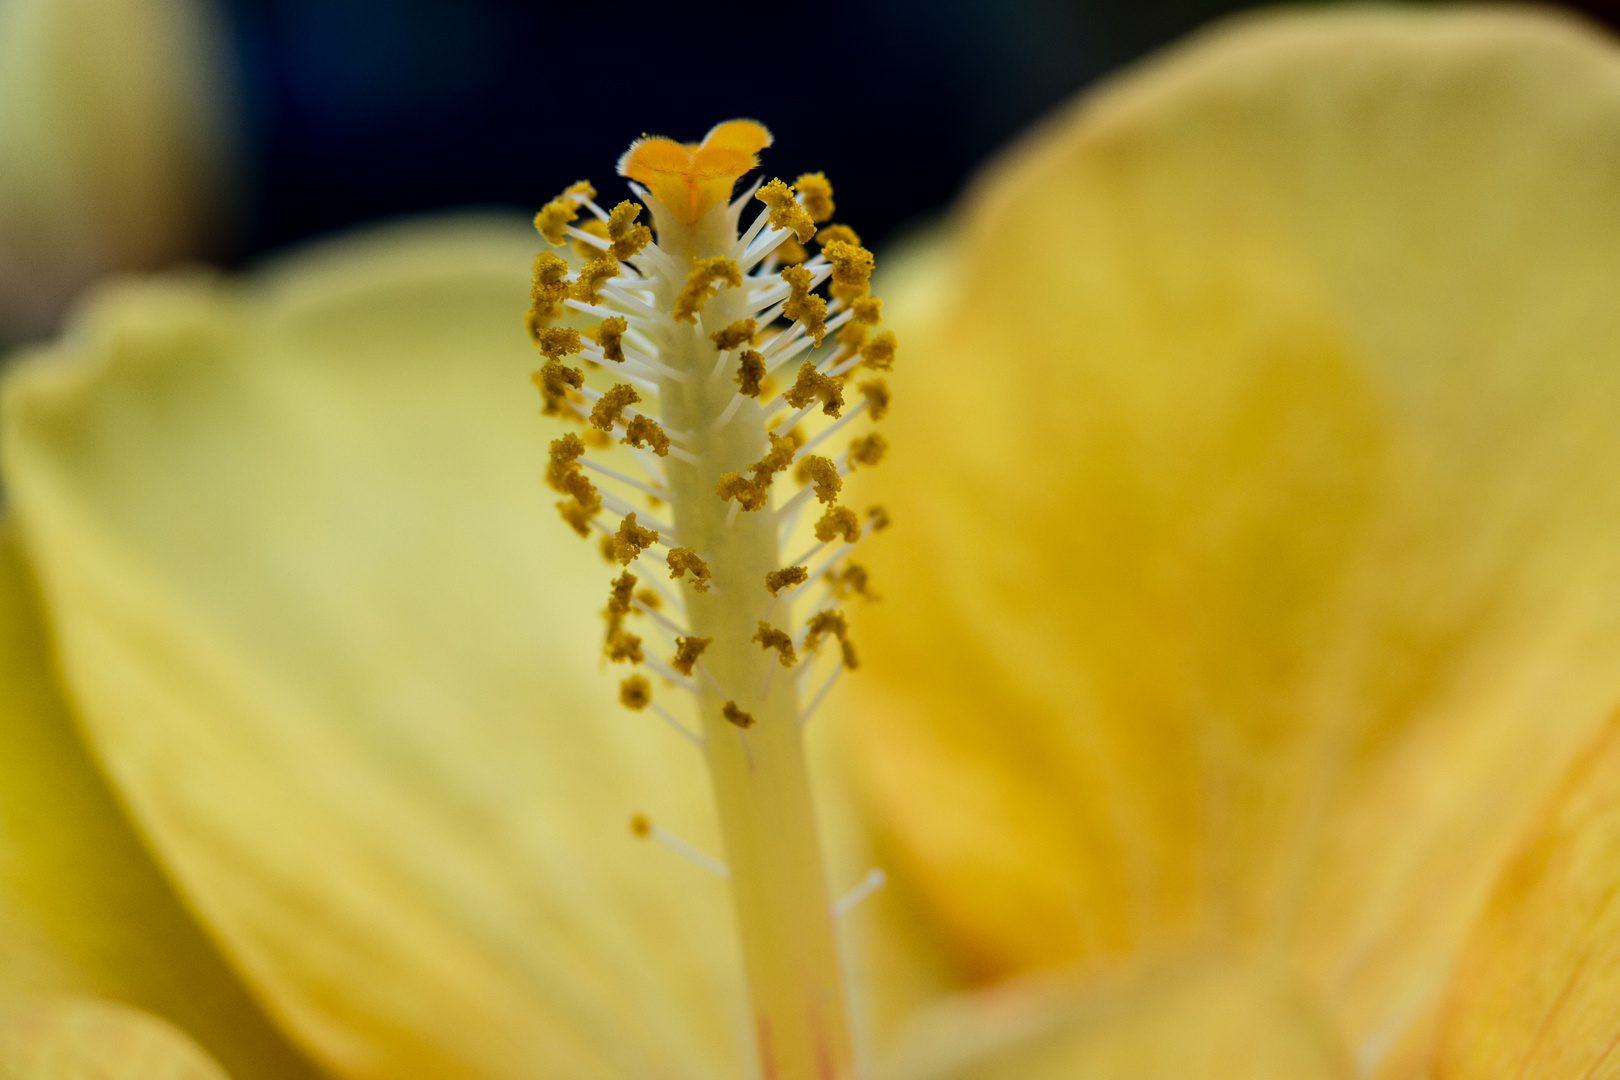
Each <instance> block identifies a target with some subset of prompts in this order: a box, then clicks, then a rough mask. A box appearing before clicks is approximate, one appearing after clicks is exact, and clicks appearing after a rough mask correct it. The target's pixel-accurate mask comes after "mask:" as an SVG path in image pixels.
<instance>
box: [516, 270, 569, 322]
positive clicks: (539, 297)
mask: <svg viewBox="0 0 1620 1080" xmlns="http://www.w3.org/2000/svg"><path fill="white" fill-rule="evenodd" d="M566 299H568V264H567V263H566V262H564V261H563V260H562V259H561V258H560V257H559V256H557V255H556V254H555V253H553V252H550V251H542V252H541V253H540V254H538V255H536V256H535V257H534V276H533V278H531V279H530V282H529V311H528V314H527V315H526V316H524V320H523V321H524V323H525V324H526V325H527V326H528V328H529V336H530V337H533V338H534V339H535V340H536V341H538V340H539V335H540V329H541V327H544V326H550V325H551V323H552V321H553V320H556V319H560V318H562V317H563V315H564V314H565V311H564V308H563V306H562V302H563V301H564V300H566Z"/></svg>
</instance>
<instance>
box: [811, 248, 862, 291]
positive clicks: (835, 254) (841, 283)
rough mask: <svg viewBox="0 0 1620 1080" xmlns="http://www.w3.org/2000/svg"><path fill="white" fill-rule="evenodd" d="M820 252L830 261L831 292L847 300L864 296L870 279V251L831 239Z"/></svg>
mask: <svg viewBox="0 0 1620 1080" xmlns="http://www.w3.org/2000/svg"><path fill="white" fill-rule="evenodd" d="M821 253H822V254H823V255H825V256H826V257H827V261H828V262H830V263H832V268H833V270H832V294H833V295H834V296H837V297H842V298H844V299H847V300H853V299H854V298H855V297H857V296H865V295H866V290H867V288H868V287H869V286H870V284H871V281H872V253H871V252H870V251H867V250H866V249H865V248H863V247H861V246H860V245H859V244H851V243H847V242H845V241H843V240H833V241H831V242H829V243H826V244H823V245H822V247H821Z"/></svg>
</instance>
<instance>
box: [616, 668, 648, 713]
mask: <svg viewBox="0 0 1620 1080" xmlns="http://www.w3.org/2000/svg"><path fill="white" fill-rule="evenodd" d="M651 703H652V687H651V686H650V685H648V683H647V680H646V679H643V678H642V677H641V676H640V675H632V676H630V677H629V678H628V679H626V680H624V681H623V682H621V683H620V684H619V704H620V705H623V706H624V707H625V708H627V709H634V710H635V711H637V712H640V711H641V710H642V709H645V708H646V707H647V706H648V705H649V704H651Z"/></svg>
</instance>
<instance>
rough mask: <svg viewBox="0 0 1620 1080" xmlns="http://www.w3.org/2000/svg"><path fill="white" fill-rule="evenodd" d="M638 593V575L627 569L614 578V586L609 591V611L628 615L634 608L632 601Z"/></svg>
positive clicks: (613, 613)
mask: <svg viewBox="0 0 1620 1080" xmlns="http://www.w3.org/2000/svg"><path fill="white" fill-rule="evenodd" d="M635 595H636V575H634V574H632V573H631V572H630V571H628V570H626V571H625V572H624V573H622V574H620V575H619V576H618V577H616V578H614V579H613V587H612V589H611V591H609V593H608V606H607V609H608V612H609V614H612V615H628V614H630V612H631V611H632V610H633V604H632V601H633V600H634V599H635Z"/></svg>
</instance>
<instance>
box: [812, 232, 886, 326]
mask: <svg viewBox="0 0 1620 1080" xmlns="http://www.w3.org/2000/svg"><path fill="white" fill-rule="evenodd" d="M823 231H825V230H823ZM849 306H850V310H852V311H854V312H855V321H856V322H859V323H865V324H866V325H867V326H876V325H877V324H878V323H880V322H882V321H883V301H882V300H880V299H878V298H877V297H875V296H862V297H858V298H856V300H855V301H854V302H853V303H852V304H850V305H849Z"/></svg>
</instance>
